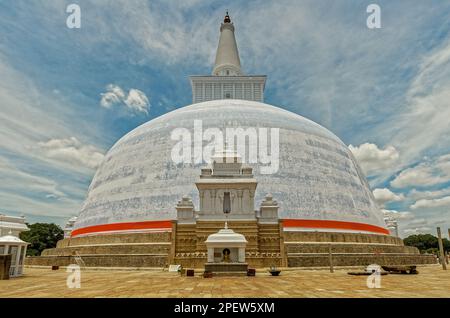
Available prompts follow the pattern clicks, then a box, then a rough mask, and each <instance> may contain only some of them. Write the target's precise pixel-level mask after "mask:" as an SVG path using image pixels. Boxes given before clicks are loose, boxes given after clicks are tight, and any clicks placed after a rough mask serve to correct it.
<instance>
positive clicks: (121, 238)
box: [56, 232, 172, 248]
mask: <svg viewBox="0 0 450 318" xmlns="http://www.w3.org/2000/svg"><path fill="white" fill-rule="evenodd" d="M171 235H172V233H171V232H150V233H126V234H104V235H95V236H84V237H74V238H68V239H64V240H61V241H58V243H57V246H56V247H58V248H64V247H68V246H79V245H99V244H139V243H149V242H155V243H159V242H170V241H171V237H172V236H171Z"/></svg>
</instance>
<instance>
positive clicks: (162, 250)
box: [42, 243, 170, 256]
mask: <svg viewBox="0 0 450 318" xmlns="http://www.w3.org/2000/svg"><path fill="white" fill-rule="evenodd" d="M169 251H170V243H146V244H99V245H92V246H86V245H80V246H68V247H65V248H52V249H47V250H44V251H43V252H42V256H71V255H74V253H78V254H80V255H88V254H111V255H112V254H168V253H169Z"/></svg>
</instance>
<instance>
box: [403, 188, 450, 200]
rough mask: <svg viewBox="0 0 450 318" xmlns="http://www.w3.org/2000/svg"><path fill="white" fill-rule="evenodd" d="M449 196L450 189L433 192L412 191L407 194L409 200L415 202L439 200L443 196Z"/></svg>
mask: <svg viewBox="0 0 450 318" xmlns="http://www.w3.org/2000/svg"><path fill="white" fill-rule="evenodd" d="M447 195H450V188H445V189H440V190H435V191H418V190H416V189H412V190H411V191H410V192H409V193H408V198H411V199H413V200H415V201H417V200H420V199H435V198H441V197H444V196H447Z"/></svg>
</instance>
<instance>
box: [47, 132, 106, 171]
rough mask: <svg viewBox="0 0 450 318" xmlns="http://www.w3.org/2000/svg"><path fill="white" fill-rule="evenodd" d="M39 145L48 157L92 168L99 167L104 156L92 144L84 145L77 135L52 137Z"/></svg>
mask: <svg viewBox="0 0 450 318" xmlns="http://www.w3.org/2000/svg"><path fill="white" fill-rule="evenodd" d="M38 145H39V147H40V148H41V149H42V150H43V152H44V154H45V155H46V156H47V157H48V158H51V159H55V160H57V161H60V162H63V163H69V164H75V165H78V166H80V165H81V166H84V167H87V168H91V169H95V168H97V167H98V166H99V164H100V163H101V161H102V160H103V157H104V154H103V153H102V152H101V150H99V149H98V148H96V147H94V146H91V145H84V144H82V143H81V142H80V141H78V139H77V138H75V137H70V138H66V139H50V140H48V141H46V142H39V143H38Z"/></svg>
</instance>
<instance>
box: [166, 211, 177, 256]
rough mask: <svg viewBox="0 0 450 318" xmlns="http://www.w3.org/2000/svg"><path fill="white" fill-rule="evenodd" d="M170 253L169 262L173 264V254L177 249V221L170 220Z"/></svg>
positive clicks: (174, 254)
mask: <svg viewBox="0 0 450 318" xmlns="http://www.w3.org/2000/svg"><path fill="white" fill-rule="evenodd" d="M170 239H171V244H170V254H169V264H168V265H170V264H173V263H174V262H175V256H176V251H177V221H175V220H173V221H172V233H170Z"/></svg>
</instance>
